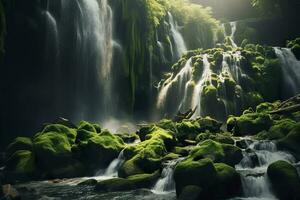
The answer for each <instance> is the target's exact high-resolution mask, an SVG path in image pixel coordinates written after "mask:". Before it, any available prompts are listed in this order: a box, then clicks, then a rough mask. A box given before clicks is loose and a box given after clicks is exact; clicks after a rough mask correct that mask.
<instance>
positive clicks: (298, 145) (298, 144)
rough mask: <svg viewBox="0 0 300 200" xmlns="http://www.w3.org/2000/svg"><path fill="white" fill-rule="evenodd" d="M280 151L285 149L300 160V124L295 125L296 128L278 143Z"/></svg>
mask: <svg viewBox="0 0 300 200" xmlns="http://www.w3.org/2000/svg"><path fill="white" fill-rule="evenodd" d="M277 145H278V147H279V148H280V149H285V150H288V151H290V152H291V153H293V155H294V156H295V157H296V158H297V159H300V123H299V122H298V123H297V124H295V126H294V128H293V129H292V130H291V131H290V132H289V133H288V134H287V135H286V136H285V137H284V138H282V139H280V140H279V141H278V143H277Z"/></svg>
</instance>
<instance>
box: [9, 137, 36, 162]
mask: <svg viewBox="0 0 300 200" xmlns="http://www.w3.org/2000/svg"><path fill="white" fill-rule="evenodd" d="M32 146H33V144H32V141H31V139H30V138H28V137H17V138H16V139H14V141H13V142H12V143H11V144H9V145H8V147H7V148H6V154H7V157H10V156H11V155H12V154H13V153H15V152H16V151H19V150H28V151H32Z"/></svg>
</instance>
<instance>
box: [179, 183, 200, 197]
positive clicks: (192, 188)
mask: <svg viewBox="0 0 300 200" xmlns="http://www.w3.org/2000/svg"><path fill="white" fill-rule="evenodd" d="M201 193H202V189H201V187H199V186H196V185H187V186H185V187H184V188H183V190H182V192H181V194H180V195H179V196H178V200H198V199H201Z"/></svg>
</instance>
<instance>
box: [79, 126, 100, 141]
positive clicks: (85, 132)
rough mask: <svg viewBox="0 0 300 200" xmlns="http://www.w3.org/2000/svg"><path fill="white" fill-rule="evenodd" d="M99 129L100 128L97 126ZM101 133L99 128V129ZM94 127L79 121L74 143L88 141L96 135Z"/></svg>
mask: <svg viewBox="0 0 300 200" xmlns="http://www.w3.org/2000/svg"><path fill="white" fill-rule="evenodd" d="M99 127H100V126H99ZM100 132H101V128H100ZM97 133H98V132H97V130H96V128H95V126H94V125H93V124H91V123H89V122H87V121H81V122H80V123H79V126H78V129H77V137H76V143H83V142H86V141H87V140H88V139H90V138H92V137H94V136H96V135H97Z"/></svg>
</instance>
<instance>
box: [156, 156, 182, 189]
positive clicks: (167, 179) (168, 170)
mask: <svg viewBox="0 0 300 200" xmlns="http://www.w3.org/2000/svg"><path fill="white" fill-rule="evenodd" d="M181 160H183V158H179V159H175V160H170V161H167V162H165V163H164V164H163V166H164V168H163V171H162V173H161V178H160V179H159V180H158V181H157V182H156V184H155V185H154V187H153V189H152V191H153V192H154V193H158V194H159V193H169V192H174V191H175V182H174V179H173V175H174V168H175V166H176V164H177V163H178V162H180V161H181Z"/></svg>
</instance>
